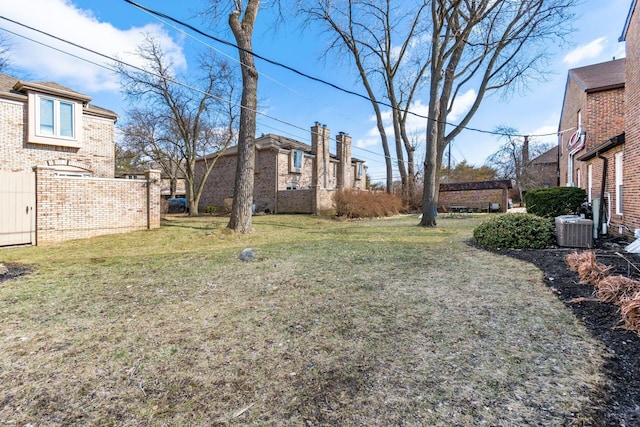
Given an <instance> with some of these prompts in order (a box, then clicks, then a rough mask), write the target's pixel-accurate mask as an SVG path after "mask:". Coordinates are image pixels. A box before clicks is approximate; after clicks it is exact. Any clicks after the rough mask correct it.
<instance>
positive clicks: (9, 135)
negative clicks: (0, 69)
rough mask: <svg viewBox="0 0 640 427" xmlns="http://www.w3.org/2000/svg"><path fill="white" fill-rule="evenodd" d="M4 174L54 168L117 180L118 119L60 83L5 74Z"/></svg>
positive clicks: (0, 151) (0, 117) (0, 116)
mask: <svg viewBox="0 0 640 427" xmlns="http://www.w3.org/2000/svg"><path fill="white" fill-rule="evenodd" d="M0 100H1V101H2V102H1V103H0V159H2V161H1V162H0V170H4V171H12V172H18V171H31V170H32V168H33V167H34V166H35V165H42V166H44V165H46V166H51V167H52V168H54V169H55V170H56V171H58V172H59V173H67V174H78V175H84V176H93V177H100V178H113V176H114V169H113V168H114V142H113V141H114V132H115V126H114V124H115V121H116V120H117V118H118V116H117V115H116V114H115V113H114V112H112V111H109V110H105V109H103V108H100V107H96V106H95V105H92V104H89V101H90V100H91V98H90V97H89V96H87V95H83V94H81V93H78V92H76V91H74V90H72V89H69V88H66V87H64V86H61V85H59V84H57V83H52V82H43V83H33V82H26V81H21V80H17V79H15V78H13V77H10V76H7V75H4V74H0Z"/></svg>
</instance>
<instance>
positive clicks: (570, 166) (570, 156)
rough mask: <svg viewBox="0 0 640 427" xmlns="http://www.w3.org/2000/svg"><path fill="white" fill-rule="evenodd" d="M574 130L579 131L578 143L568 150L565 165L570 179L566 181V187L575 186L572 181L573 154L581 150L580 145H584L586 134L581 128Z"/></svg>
mask: <svg viewBox="0 0 640 427" xmlns="http://www.w3.org/2000/svg"><path fill="white" fill-rule="evenodd" d="M576 132H580V143H579V144H577V145H576V146H575V147H573V148H572V149H571V151H569V156H568V165H567V166H568V170H569V178H571V180H570V181H569V180H568V181H567V186H568V187H575V183H574V182H573V156H575V155H576V154H577V153H578V151H580V150H582V147H584V139H585V135H586V134H585V132H584V131H583V130H582V129H578V130H577V131H576Z"/></svg>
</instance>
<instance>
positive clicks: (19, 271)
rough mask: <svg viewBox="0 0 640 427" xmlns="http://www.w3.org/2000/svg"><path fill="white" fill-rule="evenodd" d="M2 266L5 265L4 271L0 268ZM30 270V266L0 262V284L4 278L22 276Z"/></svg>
mask: <svg viewBox="0 0 640 427" xmlns="http://www.w3.org/2000/svg"><path fill="white" fill-rule="evenodd" d="M2 266H4V267H6V272H5V269H4V268H2ZM32 271H33V269H32V268H31V267H29V266H25V265H20V264H11V263H5V264H0V284H1V283H2V282H4V281H5V280H9V279H14V278H16V277H20V276H24V275H25V274H29V273H31V272H32Z"/></svg>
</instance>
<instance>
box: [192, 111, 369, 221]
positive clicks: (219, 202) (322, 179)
mask: <svg viewBox="0 0 640 427" xmlns="http://www.w3.org/2000/svg"><path fill="white" fill-rule="evenodd" d="M335 141H336V151H337V154H330V150H329V147H330V132H329V129H328V128H327V127H326V126H324V125H320V124H318V123H316V124H315V125H314V126H313V127H312V128H311V145H308V144H305V143H303V142H300V141H297V140H295V139H291V138H287V137H284V136H280V135H274V134H266V135H262V136H260V137H259V138H256V141H255V146H256V161H255V181H254V205H255V209H256V211H258V212H268V213H317V212H318V211H322V210H327V209H331V208H332V206H333V201H332V196H333V192H334V191H335V190H336V189H340V188H357V189H363V190H364V189H365V188H366V166H365V164H364V162H363V161H362V160H359V159H356V158H353V157H351V137H350V136H349V135H347V134H345V133H343V132H340V133H339V134H338V135H337V136H336V138H335ZM217 155H219V156H220V157H219V158H218V160H217V162H216V165H215V166H214V168H213V170H212V171H211V174H210V175H209V178H208V183H207V185H206V186H205V189H204V190H203V193H202V196H201V198H200V205H199V209H200V211H202V212H204V211H205V209H206V207H207V206H216V207H224V206H225V200H226V203H227V204H228V203H229V200H230V199H231V198H232V197H233V189H234V182H235V171H236V163H237V160H236V158H237V147H236V146H233V147H229V148H228V149H227V150H225V151H224V152H223V153H220V154H216V155H213V156H209V158H211V157H214V156H217ZM203 163H204V161H203V160H199V161H198V162H197V165H196V181H199V180H201V179H202V171H203V168H204V164H203Z"/></svg>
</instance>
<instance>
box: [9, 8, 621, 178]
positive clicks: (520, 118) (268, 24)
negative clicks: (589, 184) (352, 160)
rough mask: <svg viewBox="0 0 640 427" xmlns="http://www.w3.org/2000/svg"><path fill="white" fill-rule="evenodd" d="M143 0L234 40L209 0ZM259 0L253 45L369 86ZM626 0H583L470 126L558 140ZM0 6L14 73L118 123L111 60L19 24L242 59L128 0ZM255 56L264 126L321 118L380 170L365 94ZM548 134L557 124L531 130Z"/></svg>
mask: <svg viewBox="0 0 640 427" xmlns="http://www.w3.org/2000/svg"><path fill="white" fill-rule="evenodd" d="M137 3H139V4H141V5H143V6H145V7H148V8H150V9H154V10H156V11H159V12H162V13H164V14H167V15H170V16H172V17H174V18H176V19H179V20H181V21H184V22H187V23H189V24H190V25H192V26H194V27H197V28H199V29H202V30H204V31H206V32H208V33H210V34H214V35H216V36H217V37H220V38H222V39H225V40H229V41H233V37H232V35H231V34H230V33H229V32H228V31H227V30H226V22H224V21H222V22H219V23H218V24H217V26H215V28H219V29H220V30H215V29H212V27H214V26H213V25H210V24H208V23H206V22H204V21H203V20H202V18H201V17H200V16H201V15H199V14H198V12H199V11H201V10H203V8H204V6H205V2H204V0H181V1H179V2H177V1H166V0H138V1H137ZM262 4H263V7H264V6H265V5H266V9H264V10H261V11H260V13H259V14H258V22H257V24H256V28H255V30H254V40H253V47H254V52H256V53H258V54H260V55H262V56H264V57H267V58H269V59H272V60H275V61H278V62H281V63H283V64H286V65H287V66H290V67H293V68H296V69H298V70H300V71H302V72H304V73H306V74H309V75H312V76H314V77H317V78H320V79H323V80H326V81H329V82H331V83H334V84H337V85H339V86H341V87H344V88H347V89H349V90H353V91H356V92H358V93H364V89H363V88H362V87H361V85H359V83H358V82H357V79H356V76H355V74H354V70H353V68H352V67H351V66H350V65H349V63H348V61H346V60H345V59H344V58H335V57H323V55H322V54H323V52H324V51H325V49H326V47H327V42H326V39H325V38H324V37H323V36H322V34H321V33H320V31H317V29H316V28H314V27H310V28H303V27H302V25H301V23H300V22H296V19H295V18H293V19H292V18H289V19H288V20H287V25H286V26H285V25H283V24H280V25H278V27H277V28H274V26H273V22H274V20H273V17H274V16H273V10H272V9H269V8H268V5H269V4H271V2H268V1H263V2H262ZM630 5H631V0H608V1H602V0H584V1H583V2H582V4H581V5H580V6H579V7H578V8H577V9H576V10H575V12H576V14H577V17H576V20H575V21H574V22H573V24H574V26H575V28H576V31H574V32H573V33H572V34H571V35H570V37H569V40H568V41H569V44H568V45H567V46H564V47H561V48H559V47H558V46H549V51H550V52H551V53H552V55H553V56H552V57H551V61H550V63H549V71H550V74H549V76H548V78H547V80H546V81H544V82H539V81H531V82H529V84H528V87H527V90H525V91H523V92H522V93H514V94H512V95H511V96H509V97H506V98H505V97H503V96H500V95H498V94H493V95H491V96H489V97H487V98H485V100H484V101H483V104H482V105H481V107H480V109H479V111H478V112H477V113H476V114H475V116H474V118H473V120H472V121H471V123H470V124H469V127H471V128H477V129H483V130H488V131H492V130H494V129H495V128H496V127H498V126H510V127H513V128H515V129H517V130H518V131H519V132H520V133H521V134H528V135H534V136H533V137H532V138H531V141H532V144H533V145H535V144H542V143H557V137H556V136H555V135H553V134H554V133H555V132H557V130H558V122H559V120H560V112H561V108H562V99H563V96H564V89H565V84H566V80H567V72H568V70H569V69H572V68H576V67H581V66H585V65H590V64H596V63H599V62H604V61H608V60H611V59H613V58H622V57H624V56H625V50H624V43H620V42H619V41H618V39H619V37H620V34H621V33H622V29H623V26H624V23H625V19H626V17H627V14H628V11H629V7H630ZM0 17H2V19H0V34H2V35H3V36H4V37H5V38H6V39H8V41H9V48H10V51H11V57H10V61H11V64H12V68H11V69H10V70H9V71H8V74H11V75H14V76H16V77H18V78H21V79H25V80H30V81H54V82H57V83H59V84H62V85H64V86H67V87H69V88H71V89H74V90H77V91H79V92H82V93H85V94H87V95H89V96H91V97H92V98H93V100H92V103H93V104H95V105H98V106H100V107H103V108H108V109H110V110H113V111H115V112H116V113H118V114H119V115H120V120H119V123H123V122H124V121H125V120H126V111H127V108H128V107H129V104H128V103H127V100H126V99H124V98H123V96H122V95H121V93H120V84H119V80H118V78H117V76H116V75H114V73H113V72H112V71H111V70H109V69H108V67H107V68H105V67H104V65H105V64H108V63H109V61H107V60H105V59H104V58H103V57H100V56H97V55H94V54H91V53H89V52H87V51H86V50H82V49H78V48H76V47H73V46H70V45H69V44H66V43H63V42H60V41H57V40H55V39H52V38H51V37H48V36H45V35H42V34H39V33H37V32H35V31H33V30H31V29H28V28H25V27H24V25H26V26H29V27H32V28H35V29H38V30H41V31H44V32H46V33H49V34H52V35H54V36H56V37H59V38H62V39H64V40H67V41H71V42H73V43H75V44H77V45H80V46H83V47H86V48H89V49H91V50H93V51H96V52H99V53H102V54H104V55H107V56H111V57H117V58H119V59H121V60H123V61H125V62H128V63H131V64H134V65H141V64H140V62H139V60H138V59H137V58H136V57H135V55H134V52H135V49H136V46H138V45H139V44H140V43H141V41H142V39H143V37H144V34H153V35H154V36H155V37H156V38H157V39H158V40H160V42H161V43H162V45H163V47H164V49H165V51H166V52H167V54H168V55H169V57H170V58H171V60H172V61H173V63H174V64H175V65H176V67H177V69H178V71H180V72H182V73H184V74H186V75H188V74H190V73H191V72H192V71H193V72H195V70H196V69H197V54H198V52H199V51H202V50H203V49H208V48H213V49H214V50H216V51H217V52H218V53H219V54H220V55H225V56H227V58H228V59H229V61H237V52H236V51H235V50H234V49H232V48H229V47H225V46H223V45H221V44H218V43H216V42H214V41H212V40H209V39H206V38H204V37H202V36H197V35H194V34H192V33H188V32H185V31H181V29H179V28H176V27H175V26H172V25H168V23H166V22H162V21H159V20H158V19H156V18H155V17H154V16H152V15H150V14H148V13H146V12H144V11H141V10H140V9H138V8H135V7H134V6H132V5H130V4H128V3H126V2H125V1H124V0H2V1H0ZM4 18H8V19H10V20H12V21H16V22H18V23H20V24H23V25H18V24H15V23H12V22H9V21H7V20H6V19H4ZM37 42H40V43H37ZM43 44H44V45H43ZM56 49H58V50H56ZM61 51H62V52H61ZM64 52H66V53H64ZM68 53H71V54H72V55H73V56H71V55H69V54H68ZM87 60H88V61H87ZM100 65H103V66H100ZM256 65H257V69H258V72H259V73H260V77H259V82H258V98H259V102H260V107H259V110H260V112H261V113H262V114H259V115H258V126H257V134H258V135H260V134H262V133H275V134H280V135H284V136H287V137H290V138H295V139H298V140H300V141H302V142H306V143H310V128H311V126H313V124H314V123H315V122H319V123H321V124H325V125H326V126H327V127H328V128H329V129H330V130H331V134H332V135H336V134H337V133H338V132H345V133H347V134H349V135H350V136H351V137H352V138H353V150H352V155H353V156H354V157H357V158H359V159H362V160H365V161H366V163H367V166H368V173H369V175H370V177H371V179H372V181H373V182H378V181H384V179H385V172H384V170H385V169H384V156H383V155H382V150H381V147H380V138H379V134H378V132H377V128H376V123H375V119H374V116H373V109H372V107H371V105H370V103H369V101H366V100H364V99H361V98H359V97H356V96H353V95H348V94H346V93H343V92H341V91H338V90H336V89H332V88H330V87H328V86H325V85H322V84H320V83H318V82H314V81H311V80H309V79H305V78H303V77H301V76H298V75H296V74H294V73H292V72H290V71H287V70H284V69H282V68H279V67H276V66H274V65H271V64H268V63H265V62H263V61H260V60H258V61H257V62H256ZM472 96H473V94H472V93H470V92H465V93H463V94H462V95H461V96H460V97H459V98H458V99H456V102H455V104H454V111H453V112H452V115H450V116H449V121H450V122H456V119H460V118H461V114H463V113H464V112H465V111H466V109H467V108H468V106H469V103H470V101H471V100H472ZM412 111H414V112H416V113H419V114H423V115H426V112H427V102H425V101H424V100H420V99H418V100H417V102H416V104H415V105H414V106H413V107H412ZM387 113H388V111H387ZM409 127H410V129H409V133H410V134H412V132H416V134H420V135H423V134H424V129H425V128H426V123H425V122H424V120H423V119H415V120H413V121H412V122H411V123H410V124H409ZM389 133H390V134H392V133H391V132H389ZM545 134H552V135H550V136H535V135H545ZM500 144H501V141H500V140H499V138H498V137H496V136H494V135H488V134H484V133H478V132H474V131H471V130H465V131H463V132H462V133H461V134H460V135H459V136H458V137H457V138H456V139H455V140H454V142H453V145H452V147H451V157H452V161H453V162H454V164H455V163H456V162H461V161H466V162H468V163H470V164H473V165H476V166H482V165H483V164H484V162H485V160H486V158H487V157H488V156H489V155H491V154H492V153H494V152H495V151H496V150H497V149H498V148H499V146H500ZM332 152H335V150H334V149H332ZM423 156H424V148H423V147H422V148H419V149H418V155H417V158H416V161H417V162H419V163H422V161H423V160H424V159H423Z"/></svg>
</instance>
